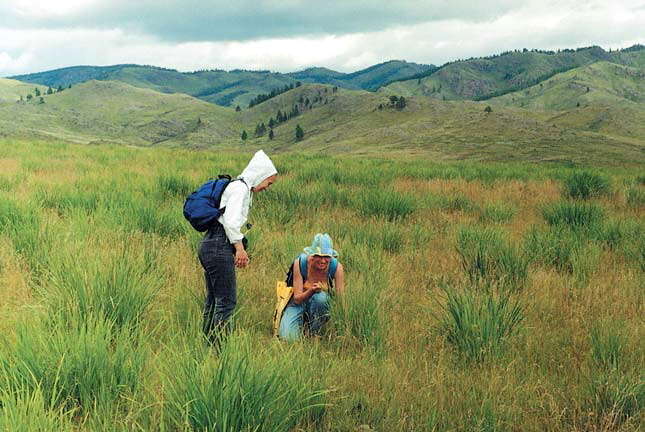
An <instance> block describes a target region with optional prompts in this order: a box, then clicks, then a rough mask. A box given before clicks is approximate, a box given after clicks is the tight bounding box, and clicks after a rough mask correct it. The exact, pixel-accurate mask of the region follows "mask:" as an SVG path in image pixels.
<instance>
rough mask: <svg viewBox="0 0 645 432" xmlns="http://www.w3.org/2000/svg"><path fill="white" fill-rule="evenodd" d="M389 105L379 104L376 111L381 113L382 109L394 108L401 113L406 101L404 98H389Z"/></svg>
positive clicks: (406, 103)
mask: <svg viewBox="0 0 645 432" xmlns="http://www.w3.org/2000/svg"><path fill="white" fill-rule="evenodd" d="M388 100H389V102H390V103H389V104H388V105H383V104H379V106H378V109H379V111H381V110H382V109H383V108H396V109H397V110H399V111H401V110H402V109H403V108H405V107H406V106H407V105H408V101H407V100H406V99H405V97H404V96H394V95H392V96H390V97H389V99H388Z"/></svg>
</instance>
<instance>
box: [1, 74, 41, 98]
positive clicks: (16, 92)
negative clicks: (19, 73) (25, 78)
mask: <svg viewBox="0 0 645 432" xmlns="http://www.w3.org/2000/svg"><path fill="white" fill-rule="evenodd" d="M35 88H38V89H39V90H40V92H41V93H45V92H46V91H47V87H45V86H42V85H39V84H27V83H24V82H21V81H16V80H12V79H6V78H0V103H2V102H15V101H18V100H20V97H22V98H26V97H27V95H28V94H32V95H33V94H34V89H35Z"/></svg>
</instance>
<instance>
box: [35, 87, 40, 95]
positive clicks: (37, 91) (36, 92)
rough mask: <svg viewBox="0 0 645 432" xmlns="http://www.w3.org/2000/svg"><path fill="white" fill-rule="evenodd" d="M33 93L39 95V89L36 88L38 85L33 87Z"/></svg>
mask: <svg viewBox="0 0 645 432" xmlns="http://www.w3.org/2000/svg"><path fill="white" fill-rule="evenodd" d="M34 94H35V95H36V96H40V90H38V87H36V88H34Z"/></svg>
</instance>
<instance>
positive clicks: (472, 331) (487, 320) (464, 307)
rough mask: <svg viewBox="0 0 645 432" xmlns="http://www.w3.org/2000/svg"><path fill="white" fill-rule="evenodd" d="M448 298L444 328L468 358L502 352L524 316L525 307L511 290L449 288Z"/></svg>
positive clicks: (476, 360)
mask: <svg viewBox="0 0 645 432" xmlns="http://www.w3.org/2000/svg"><path fill="white" fill-rule="evenodd" d="M445 293H446V297H447V301H446V304H445V306H443V308H444V312H445V313H444V315H443V317H442V320H441V324H440V328H441V330H442V332H443V333H444V334H445V336H446V339H447V341H448V342H449V343H450V344H451V345H452V346H453V347H454V348H455V349H456V350H457V351H458V352H459V354H460V355H461V356H463V357H464V358H465V359H466V360H468V361H474V362H481V361H483V360H485V359H486V358H488V357H491V356H497V355H500V354H501V353H502V352H503V351H504V349H505V347H506V343H507V340H508V338H509V337H511V336H512V335H513V334H514V333H516V332H517V330H518V329H519V326H520V324H521V323H522V321H523V320H524V307H523V306H522V305H521V304H520V303H519V301H517V300H512V299H511V297H510V296H509V295H507V294H502V295H497V296H496V295H492V294H490V293H485V294H478V295H475V294H473V293H472V292H459V291H456V290H453V289H446V290H445Z"/></svg>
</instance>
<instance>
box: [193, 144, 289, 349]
mask: <svg viewBox="0 0 645 432" xmlns="http://www.w3.org/2000/svg"><path fill="white" fill-rule="evenodd" d="M277 175H278V171H277V170H276V169H275V166H274V165H273V162H271V159H269V157H268V156H267V155H266V154H265V153H264V152H263V151H262V150H260V151H258V152H257V153H255V155H254V156H253V158H252V159H251V161H250V162H249V164H248V165H247V167H246V168H245V169H244V171H242V174H240V176H239V177H238V178H237V179H234V180H233V181H231V182H230V183H229V185H228V186H227V187H226V189H225V190H224V192H223V193H222V198H221V201H220V206H219V208H220V209H221V210H222V211H223V214H222V215H221V216H220V217H219V219H218V220H217V222H216V223H215V224H214V225H213V226H212V227H211V228H209V230H208V231H207V233H206V235H205V236H204V238H203V239H202V242H201V245H200V247H199V261H200V263H201V264H202V267H204V277H205V279H206V302H205V304H204V323H203V330H204V333H205V334H206V337H207V338H208V340H209V341H210V342H211V343H216V342H217V338H218V335H219V331H220V330H221V329H222V328H223V327H225V326H226V323H227V322H228V320H229V318H230V317H231V314H232V313H233V310H234V309H235V304H236V302H237V284H236V280H235V267H238V268H244V267H246V266H247V264H248V263H249V256H248V255H247V253H246V250H245V249H244V244H243V242H242V240H243V239H244V235H243V234H242V232H241V229H242V226H243V225H244V224H245V223H246V220H247V217H248V213H249V208H250V207H251V202H252V196H253V193H254V192H261V191H263V190H265V189H267V188H268V187H270V186H271V185H272V184H273V183H274V182H275V181H276V178H277Z"/></svg>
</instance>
